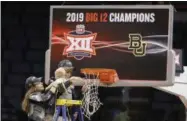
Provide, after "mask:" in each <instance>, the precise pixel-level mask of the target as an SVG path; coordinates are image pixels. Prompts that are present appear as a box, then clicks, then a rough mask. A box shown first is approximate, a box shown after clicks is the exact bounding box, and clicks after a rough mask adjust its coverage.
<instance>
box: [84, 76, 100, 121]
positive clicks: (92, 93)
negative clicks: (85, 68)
mask: <svg viewBox="0 0 187 121" xmlns="http://www.w3.org/2000/svg"><path fill="white" fill-rule="evenodd" d="M84 75H85V77H86V78H85V79H86V82H85V85H84V88H85V90H84V92H83V96H84V97H83V100H82V108H83V113H84V115H85V116H86V117H87V118H88V119H90V117H91V116H92V115H93V114H94V113H95V112H96V111H97V110H98V109H99V108H100V106H101V105H102V103H101V102H100V99H99V97H98V95H99V93H98V86H99V81H98V80H99V78H98V76H99V73H98V74H97V75H95V74H86V73H84ZM91 76H92V77H93V78H94V79H91Z"/></svg>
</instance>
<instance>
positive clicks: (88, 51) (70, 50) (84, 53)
mask: <svg viewBox="0 0 187 121" xmlns="http://www.w3.org/2000/svg"><path fill="white" fill-rule="evenodd" d="M96 35H97V34H96V33H92V32H90V31H85V27H84V25H77V26H76V30H75V31H72V32H70V33H68V34H65V35H64V36H65V40H66V41H67V42H68V46H66V47H65V48H64V51H63V55H67V57H74V58H75V59H76V60H82V59H83V58H84V57H89V58H90V57H91V56H92V55H96V52H95V48H94V47H93V46H92V43H93V41H95V38H96Z"/></svg>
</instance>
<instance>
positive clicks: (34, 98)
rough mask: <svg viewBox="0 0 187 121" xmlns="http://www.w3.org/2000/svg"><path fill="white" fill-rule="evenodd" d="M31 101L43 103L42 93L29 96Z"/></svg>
mask: <svg viewBox="0 0 187 121" xmlns="http://www.w3.org/2000/svg"><path fill="white" fill-rule="evenodd" d="M29 99H30V100H32V101H37V102H39V101H42V98H41V93H40V92H35V93H32V94H30V95H29Z"/></svg>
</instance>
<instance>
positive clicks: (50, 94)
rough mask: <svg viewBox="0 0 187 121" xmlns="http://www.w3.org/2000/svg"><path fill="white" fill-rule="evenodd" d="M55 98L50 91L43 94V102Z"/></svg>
mask: <svg viewBox="0 0 187 121" xmlns="http://www.w3.org/2000/svg"><path fill="white" fill-rule="evenodd" d="M53 96H54V94H53V93H52V92H51V91H48V92H47V93H45V94H42V101H48V100H49V99H51V98H52V97H53Z"/></svg>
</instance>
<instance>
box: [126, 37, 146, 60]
mask: <svg viewBox="0 0 187 121" xmlns="http://www.w3.org/2000/svg"><path fill="white" fill-rule="evenodd" d="M129 39H130V44H129V47H128V49H130V50H133V54H134V56H136V57H142V56H145V55H146V46H147V44H146V43H145V42H142V36H141V35H140V34H129Z"/></svg>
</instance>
